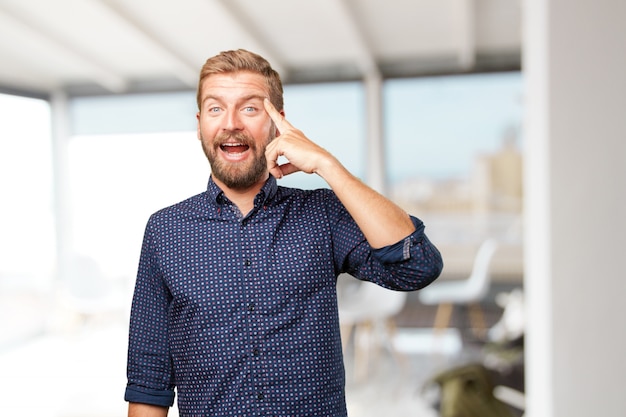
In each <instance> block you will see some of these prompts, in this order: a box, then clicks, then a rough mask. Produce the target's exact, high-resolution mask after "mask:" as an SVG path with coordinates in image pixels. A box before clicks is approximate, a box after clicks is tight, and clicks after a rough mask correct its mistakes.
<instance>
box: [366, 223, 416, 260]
mask: <svg viewBox="0 0 626 417" xmlns="http://www.w3.org/2000/svg"><path fill="white" fill-rule="evenodd" d="M411 221H412V222H413V225H414V226H415V232H413V233H411V234H410V235H409V236H407V237H405V238H404V239H402V240H401V241H399V242H396V243H394V244H393V245H389V246H385V247H382V248H379V249H373V251H372V254H373V255H374V257H375V258H376V259H378V260H379V261H380V262H382V263H384V264H392V263H396V262H402V261H406V260H409V259H411V247H413V245H414V242H420V241H421V240H422V236H423V235H424V223H423V222H422V221H421V220H420V219H418V218H416V217H413V216H411Z"/></svg>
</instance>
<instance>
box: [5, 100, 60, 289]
mask: <svg viewBox="0 0 626 417" xmlns="http://www.w3.org/2000/svg"><path fill="white" fill-rule="evenodd" d="M0 114H2V123H0V195H1V196H2V208H1V211H0V212H1V213H2V215H0V280H1V281H0V284H3V285H16V286H35V287H40V286H42V285H47V283H49V280H50V276H51V274H52V272H53V271H52V270H53V268H54V256H55V244H54V220H53V194H52V190H53V189H52V184H53V182H52V148H51V140H50V108H49V105H48V103H47V102H45V101H44V100H38V99H31V98H24V97H15V96H9V95H1V94H0Z"/></svg>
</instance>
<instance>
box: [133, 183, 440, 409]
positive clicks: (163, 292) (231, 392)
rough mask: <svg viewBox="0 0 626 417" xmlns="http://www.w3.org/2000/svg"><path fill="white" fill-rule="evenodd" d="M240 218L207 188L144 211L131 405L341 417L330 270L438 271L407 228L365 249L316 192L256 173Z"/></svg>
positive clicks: (412, 282)
mask: <svg viewBox="0 0 626 417" xmlns="http://www.w3.org/2000/svg"><path fill="white" fill-rule="evenodd" d="M254 203H255V204H254V209H253V210H252V211H251V212H250V213H249V214H248V215H247V216H245V217H242V215H241V214H240V212H239V210H238V209H237V207H236V206H235V205H234V204H232V203H231V202H230V201H229V200H228V199H227V198H226V196H225V195H224V193H223V192H222V191H221V190H220V189H219V188H218V187H217V185H216V184H215V183H214V182H213V181H212V180H210V181H209V185H208V189H207V191H206V192H204V193H202V194H199V195H196V196H194V197H191V198H189V199H187V200H185V201H182V202H180V203H178V204H176V205H174V206H171V207H168V208H165V209H163V210H161V211H159V212H157V213H155V214H153V215H152V216H151V217H150V220H149V221H148V224H147V226H146V232H145V236H144V241H143V247H142V250H141V257H140V261H139V269H138V274H137V282H136V287H135V294H134V298H133V306H132V313H131V321H130V336H129V349H128V385H127V387H126V394H125V399H126V401H130V402H139V403H148V404H154V405H161V406H171V405H172V404H173V402H174V390H176V392H177V395H178V408H179V413H180V415H181V416H220V417H227V416H290V417H304V416H316V417H319V416H345V415H346V404H345V395H344V385H345V376H344V365H343V356H342V350H341V340H340V335H339V319H338V310H337V296H336V283H337V276H338V275H339V274H340V273H343V272H347V273H350V274H351V275H353V276H355V277H356V278H359V279H363V280H368V281H372V282H375V283H377V284H379V285H381V286H383V287H387V288H391V289H394V290H400V291H410V290H416V289H419V288H422V287H424V286H425V285H427V284H429V283H430V282H432V281H433V280H434V279H435V278H436V277H437V276H438V275H439V273H440V272H441V269H442V260H441V256H440V254H439V252H438V251H437V249H436V248H435V247H434V246H433V245H432V244H431V243H430V242H429V240H428V239H427V238H426V236H425V235H424V225H423V224H422V222H421V221H420V220H418V219H416V218H412V220H413V223H414V224H415V227H416V231H415V232H414V233H413V234H412V235H410V236H408V237H407V238H406V239H404V240H403V241H400V242H398V243H397V244H395V245H391V246H389V247H386V248H382V249H378V250H372V248H371V247H370V246H369V244H368V243H367V241H366V240H365V238H364V236H363V234H362V233H361V231H360V230H359V228H358V226H357V225H356V223H355V222H354V221H353V219H352V218H351V217H350V215H349V214H348V212H347V211H346V209H345V208H344V207H343V205H342V204H341V203H340V202H339V200H338V199H337V197H336V196H335V194H334V193H333V192H332V191H331V190H328V189H320V190H314V191H311V190H308V191H306V190H299V189H293V188H285V187H279V186H277V183H276V180H275V179H274V178H273V177H270V179H269V180H268V181H267V183H266V184H265V185H264V187H263V189H262V190H261V192H260V193H259V194H258V195H257V197H256V199H255V202H254Z"/></svg>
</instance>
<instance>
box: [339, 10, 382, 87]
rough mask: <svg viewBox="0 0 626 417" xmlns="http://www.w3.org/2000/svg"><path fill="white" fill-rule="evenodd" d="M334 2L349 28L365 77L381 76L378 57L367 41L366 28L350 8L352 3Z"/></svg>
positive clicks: (357, 58) (358, 65)
mask: <svg viewBox="0 0 626 417" xmlns="http://www.w3.org/2000/svg"><path fill="white" fill-rule="evenodd" d="M333 4H335V5H336V6H337V7H336V9H337V13H338V14H339V15H340V16H341V19H342V20H343V21H344V22H345V23H346V27H347V29H348V30H349V33H350V37H351V41H352V44H353V46H354V50H355V51H356V64H357V67H358V68H359V69H360V71H361V73H362V74H363V77H372V76H373V77H381V74H380V69H379V68H378V64H377V63H376V57H375V56H374V54H373V53H372V48H371V47H370V45H369V43H368V42H367V37H366V36H365V30H364V29H363V28H362V27H361V26H360V25H359V22H358V21H357V18H356V16H355V13H354V12H353V10H352V9H350V5H349V4H348V2H347V1H346V0H337V1H336V2H334V3H333Z"/></svg>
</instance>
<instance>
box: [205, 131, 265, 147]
mask: <svg viewBox="0 0 626 417" xmlns="http://www.w3.org/2000/svg"><path fill="white" fill-rule="evenodd" d="M233 141H234V142H237V143H241V144H242V145H247V146H249V147H250V148H253V147H255V142H254V140H253V139H252V138H251V137H250V136H248V135H246V134H245V133H242V132H221V133H219V134H218V135H217V136H216V137H215V140H214V141H213V143H214V144H215V146H216V147H219V146H221V145H223V144H224V143H226V142H233Z"/></svg>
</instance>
